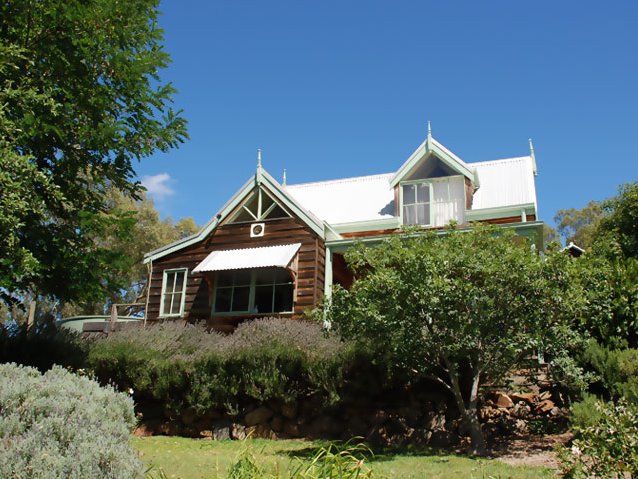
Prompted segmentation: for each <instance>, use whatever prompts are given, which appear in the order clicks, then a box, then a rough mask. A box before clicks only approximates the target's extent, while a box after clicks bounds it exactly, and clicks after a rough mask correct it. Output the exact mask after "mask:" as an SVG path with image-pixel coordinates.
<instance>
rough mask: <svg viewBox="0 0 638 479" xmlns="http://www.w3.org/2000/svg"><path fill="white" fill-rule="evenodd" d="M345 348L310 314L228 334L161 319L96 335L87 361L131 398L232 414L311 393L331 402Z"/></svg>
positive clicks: (174, 409) (338, 383)
mask: <svg viewBox="0 0 638 479" xmlns="http://www.w3.org/2000/svg"><path fill="white" fill-rule="evenodd" d="M351 353H352V352H351V350H350V349H349V348H348V346H347V345H345V344H344V343H343V342H341V341H339V340H338V339H336V338H335V337H332V336H328V335H326V334H325V333H324V332H323V331H322V329H321V326H320V325H319V324H316V323H312V322H308V321H290V320H287V319H263V320H256V321H252V322H248V323H244V324H242V325H240V326H239V327H238V328H237V330H236V331H235V333H234V334H232V335H228V336H223V335H220V334H217V333H209V332H206V331H205V330H204V329H202V328H200V327H196V326H192V325H184V324H183V323H181V324H179V323H164V324H160V325H156V326H151V327H148V328H147V329H145V330H140V329H135V330H133V329H132V330H125V331H121V332H117V333H114V334H112V335H110V336H109V337H108V338H105V339H101V340H98V341H96V343H95V344H94V346H93V347H92V348H91V351H90V353H89V359H88V365H89V367H90V368H91V369H92V370H93V371H94V372H95V374H96V376H97V377H98V378H99V379H100V380H101V381H104V382H108V381H111V382H113V383H114V384H116V385H117V386H118V387H119V388H122V389H128V388H132V389H133V390H134V391H135V396H136V398H137V399H140V400H151V401H156V402H158V403H161V404H162V405H164V407H165V409H167V410H168V412H169V413H171V414H174V415H177V414H179V413H180V412H181V411H183V410H184V409H185V408H186V407H190V408H192V409H193V410H195V412H196V413H200V414H203V413H204V412H206V411H207V410H211V409H215V410H224V411H225V412H226V413H229V414H235V413H237V411H238V409H239V408H240V407H241V405H242V404H244V403H247V402H251V401H254V400H259V401H268V400H279V401H291V400H294V399H297V398H299V397H302V396H307V395H311V394H315V395H318V396H320V397H321V398H323V400H324V402H325V403H326V404H333V403H335V402H336V401H337V400H338V398H339V388H340V387H341V386H342V384H343V381H344V364H347V363H348V362H349V361H347V359H346V358H347V357H348V355H350V354H351Z"/></svg>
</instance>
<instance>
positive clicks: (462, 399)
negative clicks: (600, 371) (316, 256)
mask: <svg viewBox="0 0 638 479" xmlns="http://www.w3.org/2000/svg"><path fill="white" fill-rule="evenodd" d="M499 234H502V233H498V232H497V231H496V230H493V229H490V228H477V229H475V230H473V231H471V232H463V233H461V232H457V231H454V230H451V231H449V232H448V234H447V235H446V236H445V237H436V236H423V235H418V236H414V235H406V236H404V237H399V236H397V237H393V238H391V239H389V240H387V241H385V242H384V243H382V244H381V245H379V246H378V247H374V248H367V247H364V246H361V245H360V246H359V247H357V248H355V249H353V250H352V251H350V252H348V253H347V255H346V258H347V260H348V262H349V264H350V265H351V267H352V268H353V269H354V271H355V274H356V275H357V279H356V280H355V282H354V284H353V286H352V288H351V290H350V291H346V290H344V289H340V288H337V289H336V290H335V291H334V294H333V298H332V304H331V305H329V307H328V308H327V309H326V311H325V313H326V314H327V316H328V318H329V319H330V320H331V321H332V323H333V324H334V326H335V327H336V329H337V330H338V331H339V332H340V333H341V334H342V335H343V336H344V337H345V338H348V339H354V340H359V341H363V342H365V343H366V344H371V343H376V344H382V345H384V348H385V349H384V354H385V355H386V358H387V360H388V361H389V362H391V363H392V364H393V365H394V367H395V368H396V369H398V370H402V371H405V372H408V373H409V372H412V373H413V374H415V375H419V374H429V375H430V376H431V377H432V378H433V379H435V380H437V381H438V382H439V383H440V384H442V385H443V386H444V387H445V388H447V389H448V390H449V392H450V393H451V394H452V395H453V396H454V398H455V400H456V404H457V406H458V408H459V411H460V413H461V415H462V416H463V418H464V420H465V421H466V423H467V424H468V426H469V427H470V429H471V431H472V439H473V445H474V447H475V450H476V452H479V453H480V452H482V450H484V442H483V438H482V434H481V430H480V425H479V423H478V418H477V416H476V407H477V401H478V389H479V386H480V383H481V382H482V381H484V380H486V379H491V380H495V379H499V378H502V377H503V375H504V374H505V373H506V372H507V371H508V370H510V369H511V368H512V367H515V366H516V365H517V364H521V362H522V361H524V360H525V358H526V356H527V355H528V354H529V353H530V351H532V350H533V349H534V348H537V347H544V348H546V349H548V350H549V352H551V353H553V355H554V356H558V357H564V359H565V361H568V360H569V358H568V357H566V356H565V351H566V349H565V346H566V343H568V342H569V341H570V340H572V339H573V338H572V336H573V335H572V332H571V329H570V328H569V323H568V320H573V318H574V317H575V316H578V315H579V314H581V309H580V307H581V306H582V301H581V296H580V295H579V294H577V291H576V289H575V288H574V283H573V282H572V281H571V279H572V278H571V277H570V274H569V272H570V263H569V261H570V258H568V257H567V256H566V255H563V254H560V253H557V254H554V255H550V256H548V257H546V258H545V259H544V260H543V259H541V258H540V257H539V256H537V255H535V254H532V253H531V252H530V249H529V247H528V246H526V245H520V244H519V242H516V241H514V238H513V237H512V236H510V235H507V234H504V235H502V236H499ZM465 376H467V377H466V378H465ZM464 378H465V379H467V382H464V381H463V379H464Z"/></svg>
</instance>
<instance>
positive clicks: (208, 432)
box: [199, 429, 213, 439]
mask: <svg viewBox="0 0 638 479" xmlns="http://www.w3.org/2000/svg"><path fill="white" fill-rule="evenodd" d="M199 435H200V437H201V438H202V439H212V438H213V431H211V430H210V429H204V430H203V431H199Z"/></svg>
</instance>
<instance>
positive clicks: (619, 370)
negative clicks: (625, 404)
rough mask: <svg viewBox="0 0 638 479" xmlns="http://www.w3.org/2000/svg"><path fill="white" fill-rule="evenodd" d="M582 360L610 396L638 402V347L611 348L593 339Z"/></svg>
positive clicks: (615, 398)
mask: <svg viewBox="0 0 638 479" xmlns="http://www.w3.org/2000/svg"><path fill="white" fill-rule="evenodd" d="M581 361H582V363H583V364H584V365H585V366H587V367H588V368H589V369H591V370H592V371H594V372H595V373H596V376H597V378H598V382H599V384H600V386H601V387H602V390H603V392H604V393H605V395H606V396H607V397H608V398H612V399H614V400H618V399H620V398H624V399H626V400H627V401H629V402H632V403H634V404H638V349H631V348H625V349H609V348H605V347H604V346H601V345H599V344H598V343H597V342H596V341H595V340H592V341H590V342H589V344H588V347H587V349H586V350H585V351H584V352H583V354H582V357H581Z"/></svg>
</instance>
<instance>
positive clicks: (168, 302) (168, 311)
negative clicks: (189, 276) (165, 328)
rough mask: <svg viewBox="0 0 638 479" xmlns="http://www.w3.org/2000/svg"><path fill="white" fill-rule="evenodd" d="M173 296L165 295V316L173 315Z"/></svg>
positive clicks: (163, 311) (163, 310) (163, 309)
mask: <svg viewBox="0 0 638 479" xmlns="http://www.w3.org/2000/svg"><path fill="white" fill-rule="evenodd" d="M172 297H173V295H172V294H169V293H166V294H164V307H163V308H162V313H163V314H171V298H172Z"/></svg>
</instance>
